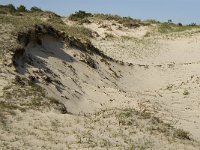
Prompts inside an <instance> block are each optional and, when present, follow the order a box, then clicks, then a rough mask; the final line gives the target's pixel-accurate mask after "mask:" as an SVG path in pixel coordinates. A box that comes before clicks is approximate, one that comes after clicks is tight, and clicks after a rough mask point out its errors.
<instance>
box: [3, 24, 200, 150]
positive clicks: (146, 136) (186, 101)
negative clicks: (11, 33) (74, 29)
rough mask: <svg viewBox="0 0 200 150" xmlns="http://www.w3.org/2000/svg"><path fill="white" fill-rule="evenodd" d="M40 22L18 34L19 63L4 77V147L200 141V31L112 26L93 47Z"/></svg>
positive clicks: (164, 145)
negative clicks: (165, 32) (176, 34)
mask: <svg viewBox="0 0 200 150" xmlns="http://www.w3.org/2000/svg"><path fill="white" fill-rule="evenodd" d="M96 26H97V25H96ZM88 27H90V26H88ZM91 27H94V25H92V26H91ZM39 28H41V29H40V30H38V27H36V29H34V32H28V33H31V34H30V35H28V36H27V34H22V35H25V37H23V36H22V37H20V39H21V40H20V39H18V40H19V42H21V47H19V48H17V49H15V51H14V54H13V55H12V56H13V57H12V61H13V64H14V69H13V68H12V69H13V71H11V68H10V70H9V71H10V72H7V73H5V74H3V73H2V74H1V76H2V77H3V78H1V77H0V81H2V82H1V83H0V85H2V86H3V87H2V89H1V88H0V100H1V101H0V102H1V105H0V107H2V106H4V107H5V108H6V109H5V108H4V107H2V108H3V110H4V109H5V111H2V112H1V111H0V117H1V119H2V120H3V121H2V124H1V125H2V130H1V131H0V133H1V134H0V135H1V136H0V139H1V142H2V144H4V145H5V147H6V148H8V149H9V148H17V147H20V146H21V145H23V146H22V147H23V148H30V147H32V148H34V149H39V148H44V149H50V148H53V149H70V148H71V149H84V148H85V149H118V148H119V149H124V148H125V149H142V148H144V149H198V147H199V143H198V141H200V140H199V139H200V137H199V135H200V133H199V131H200V130H199V125H200V122H199V113H200V109H199V107H200V104H199V100H198V97H199V92H198V91H199V90H200V86H199V83H200V82H199V80H200V78H199V73H200V71H199V70H200V69H199V60H198V59H199V53H198V50H199V48H200V45H199V43H198V42H197V41H198V39H199V34H195V35H194V36H191V37H189V38H188V37H181V38H175V39H169V38H166V37H159V36H157V35H155V36H152V37H144V35H145V33H144V30H142V29H145V30H147V29H146V28H144V27H143V28H141V29H137V30H136V33H137V34H134V29H132V30H126V32H125V31H124V33H123V30H122V31H120V32H119V33H118V32H116V31H117V30H116V31H115V30H114V31H113V32H114V34H116V35H117V37H115V38H113V39H107V40H105V37H103V39H101V33H98V34H99V35H100V37H98V38H96V39H93V40H92V42H93V43H94V44H95V46H96V47H97V48H95V47H94V46H93V45H92V44H91V43H90V42H89V43H88V42H87V41H83V40H82V39H75V38H70V37H68V36H66V35H64V34H63V33H59V32H57V31H56V30H54V29H52V28H48V27H47V28H46V27H44V26H42V27H39ZM36 31H37V32H36ZM97 31H98V30H97ZM140 31H141V33H140ZM99 32H103V29H101V28H100V29H99ZM126 33H129V34H128V35H129V36H132V34H134V36H132V37H129V38H127V37H126V39H124V38H122V37H120V36H121V35H123V36H124V35H126ZM136 35H138V37H137V36H136ZM137 38H138V39H137ZM136 39H137V40H136ZM100 50H102V51H104V53H106V54H107V55H108V56H107V55H105V54H103V53H102V52H101V51H100ZM112 57H114V58H115V59H117V60H122V61H116V60H115V59H113V58H112ZM3 81H4V82H3ZM11 81H12V82H11ZM13 81H14V83H13ZM6 85H7V87H6ZM1 91H2V92H1ZM7 102H9V103H7ZM11 104H13V105H11ZM14 104H15V105H14ZM13 114H15V115H13ZM188 132H189V133H188ZM8 135H9V136H8ZM13 141H14V142H13Z"/></svg>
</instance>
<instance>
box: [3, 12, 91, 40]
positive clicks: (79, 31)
mask: <svg viewBox="0 0 200 150" xmlns="http://www.w3.org/2000/svg"><path fill="white" fill-rule="evenodd" d="M38 16H39V17H38ZM42 18H46V20H44V19H42ZM0 22H1V24H11V25H13V26H14V27H15V29H16V30H15V32H19V31H22V30H27V29H29V28H31V27H33V26H35V25H39V24H44V25H50V26H52V27H54V28H55V29H57V30H59V31H63V32H65V33H66V34H68V35H70V36H74V37H77V38H85V39H88V38H90V37H92V31H91V30H90V29H87V28H84V27H80V26H69V25H66V24H64V22H63V21H62V19H61V17H59V16H57V15H54V14H52V13H51V12H33V13H28V14H26V13H25V14H23V16H18V15H2V14H0Z"/></svg>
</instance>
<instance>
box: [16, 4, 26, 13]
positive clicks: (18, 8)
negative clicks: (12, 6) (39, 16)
mask: <svg viewBox="0 0 200 150" xmlns="http://www.w3.org/2000/svg"><path fill="white" fill-rule="evenodd" d="M27 11H28V10H27V9H26V7H25V6H24V5H20V6H19V7H17V12H27Z"/></svg>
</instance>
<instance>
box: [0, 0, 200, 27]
mask: <svg viewBox="0 0 200 150" xmlns="http://www.w3.org/2000/svg"><path fill="white" fill-rule="evenodd" d="M9 3H12V4H14V5H16V6H19V5H20V4H23V5H25V6H26V7H27V8H30V7H31V6H38V7H40V8H42V9H45V10H51V11H54V12H56V13H57V14H59V15H62V16H67V15H69V14H71V13H74V12H75V11H78V10H84V11H87V12H92V13H108V14H117V15H121V16H131V17H133V18H136V19H142V20H145V19H156V20H159V21H167V20H169V19H172V20H173V22H175V23H178V22H182V23H184V24H189V23H192V22H195V23H198V24H200V0H0V4H9Z"/></svg>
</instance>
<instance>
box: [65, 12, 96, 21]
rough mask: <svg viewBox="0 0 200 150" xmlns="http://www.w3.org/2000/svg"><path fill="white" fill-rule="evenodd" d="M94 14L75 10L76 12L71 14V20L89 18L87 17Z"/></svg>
mask: <svg viewBox="0 0 200 150" xmlns="http://www.w3.org/2000/svg"><path fill="white" fill-rule="evenodd" d="M92 16H93V15H92V14H91V13H86V12H85V11H81V10H79V11H78V12H75V13H74V14H71V15H70V16H69V19H70V20H73V21H79V20H81V19H84V18H87V17H92Z"/></svg>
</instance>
